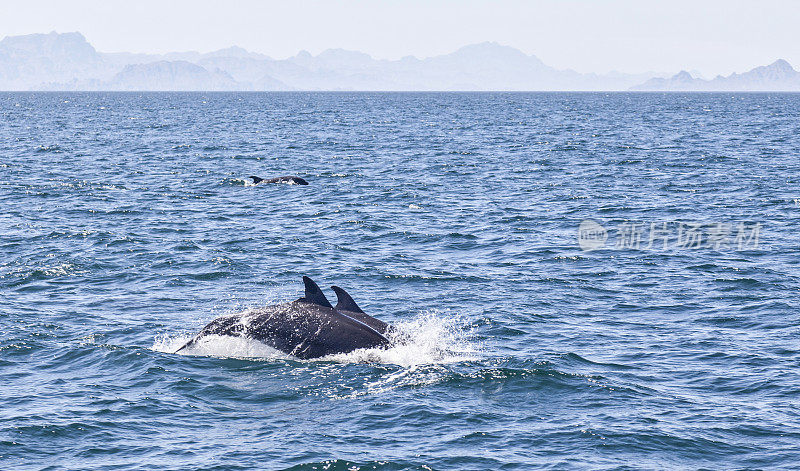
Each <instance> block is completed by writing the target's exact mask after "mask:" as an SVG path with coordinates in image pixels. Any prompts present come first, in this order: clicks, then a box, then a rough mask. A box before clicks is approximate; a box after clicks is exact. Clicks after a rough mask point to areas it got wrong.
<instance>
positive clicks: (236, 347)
mask: <svg viewBox="0 0 800 471" xmlns="http://www.w3.org/2000/svg"><path fill="white" fill-rule="evenodd" d="M193 337H194V335H192V334H182V335H176V336H169V335H161V336H159V337H158V338H156V340H155V343H154V344H153V346H152V347H151V350H155V351H157V352H163V353H174V352H175V351H176V350H177V349H179V348H181V347H183V346H184V345H186V342H188V341H189V340H191V339H192V338H193ZM178 355H190V356H208V357H217V358H271V359H277V358H290V357H289V356H288V355H286V354H284V353H283V352H281V351H279V350H276V349H274V348H272V347H270V346H269V345H266V344H264V343H261V342H259V341H258V340H253V339H248V338H245V337H229V336H227V335H208V336H205V337H203V338H201V339H198V340H197V342H195V343H194V345H192V346H191V347H188V348H185V349H183V350H181V352H180V353H178Z"/></svg>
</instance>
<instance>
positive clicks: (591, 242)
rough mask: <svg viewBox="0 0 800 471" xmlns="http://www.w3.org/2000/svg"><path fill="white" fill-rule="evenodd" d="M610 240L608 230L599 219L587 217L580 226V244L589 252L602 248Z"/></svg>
mask: <svg viewBox="0 0 800 471" xmlns="http://www.w3.org/2000/svg"><path fill="white" fill-rule="evenodd" d="M607 240H608V231H606V228H605V227H603V226H602V225H601V224H600V223H598V222H597V221H593V220H591V219H586V220H584V221H582V222H581V225H580V226H578V245H580V246H581V248H582V249H583V250H585V251H587V252H589V251H591V250H597V249H602V248H603V247H604V246H605V245H606V241H607Z"/></svg>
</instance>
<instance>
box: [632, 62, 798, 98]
mask: <svg viewBox="0 0 800 471" xmlns="http://www.w3.org/2000/svg"><path fill="white" fill-rule="evenodd" d="M631 90H644V91H800V72H797V71H796V70H794V68H792V66H791V65H789V63H788V62H786V61H785V60H783V59H780V60H777V61H775V62H773V63H772V64H770V65H765V66H761V67H756V68H755V69H753V70H750V71H749V72H745V73H743V74H735V73H734V74H731V75H729V76H727V77H723V76H718V77H716V78H714V79H713V80H703V79H700V78H695V77H692V75H691V74H690V73H689V72H686V71H681V72H680V73H678V74H676V75H675V76H673V77H670V78H666V79H665V78H652V79H650V80H648V81H646V82H644V83H643V84H641V85H637V86H635V87H632V88H631Z"/></svg>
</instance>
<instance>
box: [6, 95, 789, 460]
mask: <svg viewBox="0 0 800 471" xmlns="http://www.w3.org/2000/svg"><path fill="white" fill-rule="evenodd" d="M799 136H800V95H797V94H730V93H720V94H628V93H619V94H604V93H541V94H537V93H529V94H525V93H519V94H516V93H515V94H509V93H465V94H461V93H429V94H416V93H396V94H395V93H386V94H382V93H274V94H270V93H253V94H249V93H220V94H201V93H184V94H179V93H146V94H139V93H130V94H114V93H3V94H0V209H2V211H0V384H2V388H0V463H2V464H3V467H4V468H6V469H12V468H13V469H49V470H62V469H92V470H101V469H102V470H111V469H163V470H167V469H175V470H183V469H225V470H228V469H253V468H257V469H287V468H288V469H293V470H311V469H320V470H322V469H328V470H367V469H381V470H390V469H391V470H396V469H419V470H423V469H439V470H445V469H458V470H461V469H467V470H469V469H475V470H484V469H508V470H511V469H536V468H547V469H673V468H674V469H699V468H705V469H721V468H726V469H737V468H738V469H744V468H761V469H780V468H785V469H791V468H796V467H797V463H798V462H800V401H799V400H798V398H799V397H800V344H798V334H800V327H799V322H798V321H799V320H800V308H799V306H800V265H799V264H798V261H799V260H800V244H799V243H798V242H799V241H800V238H799V237H798V233H800V223H798V216H800V159H799V158H798V157H799V155H798V154H799V153H800V137H799ZM290 174H293V175H299V176H301V177H303V178H305V179H306V180H308V181H309V183H310V184H309V185H308V186H295V185H281V184H278V185H258V186H254V185H251V184H248V183H247V179H246V177H247V176H248V175H259V176H262V177H271V176H279V175H290ZM582 223H583V224H584V225H583V226H582V225H581V224H582ZM579 227H581V228H583V229H585V230H586V231H584V232H579ZM591 249H593V250H591ZM302 275H308V276H311V277H312V278H314V279H315V280H316V281H318V282H319V283H320V285H321V286H323V287H327V286H330V285H331V284H337V285H339V286H342V287H345V288H346V289H348V291H350V293H351V294H352V295H353V296H354V298H355V299H356V301H357V302H358V303H359V304H360V305H361V307H362V308H364V309H365V311H367V312H368V313H370V314H372V315H374V316H376V317H378V318H380V319H383V320H385V321H387V322H390V323H393V324H395V325H396V326H398V329H400V330H401V331H402V332H404V334H405V335H406V337H408V338H409V339H410V340H407V341H405V342H401V343H398V344H397V345H395V346H393V347H392V348H391V349H389V350H387V351H366V352H356V353H353V354H349V355H341V356H337V357H335V358H325V359H321V360H316V361H298V360H293V359H291V358H286V357H282V356H276V355H272V354H270V353H269V352H265V351H263V349H261V347H260V346H259V345H258V344H255V343H248V342H237V341H227V342H225V341H219V342H218V344H215V345H210V346H207V351H205V352H200V354H197V355H176V354H173V353H170V352H171V351H174V349H175V348H177V346H179V345H180V344H181V342H182V341H185V340H186V339H187V338H189V336H190V335H191V334H193V333H194V332H196V331H197V330H198V329H199V328H201V327H202V326H203V325H204V324H205V323H206V322H208V321H209V320H211V319H212V318H214V317H216V316H219V315H222V314H226V313H233V312H240V311H243V310H245V309H247V308H250V307H256V306H261V305H265V304H269V303H274V302H279V301H285V300H290V299H294V298H296V297H298V296H299V295H300V294H301V291H302V283H301V281H300V277H301V276H302ZM325 289H327V288H325ZM327 293H328V295H329V297H331V298H334V296H333V293H332V292H331V291H330V290H327Z"/></svg>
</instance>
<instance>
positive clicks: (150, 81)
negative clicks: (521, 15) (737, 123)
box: [0, 32, 800, 91]
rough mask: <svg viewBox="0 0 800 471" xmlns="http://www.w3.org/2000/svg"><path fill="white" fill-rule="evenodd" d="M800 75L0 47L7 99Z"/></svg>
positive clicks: (474, 53)
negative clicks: (28, 93) (47, 93)
mask: <svg viewBox="0 0 800 471" xmlns="http://www.w3.org/2000/svg"><path fill="white" fill-rule="evenodd" d="M798 75H800V74H799V73H798V72H796V71H794V69H792V67H791V66H790V65H789V64H788V63H787V62H785V61H777V62H775V63H774V64H771V65H769V66H765V67H759V68H756V69H753V70H752V71H750V72H746V73H744V74H733V75H731V76H729V77H717V78H715V79H713V80H703V79H700V78H694V77H692V75H691V74H689V73H688V72H681V73H679V74H677V75H675V76H674V77H667V76H666V75H663V74H656V73H645V74H624V73H616V72H615V73H609V74H586V73H579V72H575V71H572V70H558V69H555V68H553V67H549V66H547V65H546V64H544V63H543V62H542V61H541V60H539V59H538V58H537V57H535V56H532V55H526V54H524V53H523V52H521V51H519V50H517V49H514V48H512V47H508V46H503V45H500V44H497V43H491V42H487V43H481V44H473V45H469V46H464V47H462V48H461V49H458V50H457V51H455V52H452V53H450V54H445V55H440V56H435V57H429V58H424V59H418V58H416V57H412V56H407V57H404V58H402V59H399V60H379V59H374V58H372V57H371V56H369V55H368V54H364V53H362V52H356V51H348V50H344V49H328V50H326V51H324V52H322V53H320V54H318V55H316V56H314V55H311V54H310V53H308V52H306V51H301V52H300V53H298V54H297V55H296V56H293V57H290V58H288V59H273V58H271V57H269V56H266V55H264V54H259V53H255V52H250V51H247V50H245V49H242V48H240V47H236V46H234V47H229V48H226V49H220V50H218V51H214V52H209V53H199V52H194V51H189V52H172V53H168V54H135V53H127V52H124V53H102V52H98V51H97V50H96V49H95V48H94V47H93V46H92V45H91V44H90V43H89V42H88V41H87V40H86V38H84V37H83V35H81V34H80V33H63V34H59V33H56V32H52V33H49V34H30V35H24V36H8V37H6V38H4V39H3V40H2V41H0V90H127V91H155V90H164V91H190V90H195V91H227V90H230V91H247V90H252V91H286V90H365V91H368V90H369V91H372V90H374V91H390V90H407V91H434V90H436V91H439V90H441V91H449V90H465V91H466V90H476V91H479V90H542V91H551V90H565V91H566V90H586V91H599V90H608V91H614V90H628V89H634V90H717V89H724V90H751V89H753V90H800V80H798Z"/></svg>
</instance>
